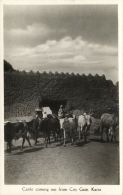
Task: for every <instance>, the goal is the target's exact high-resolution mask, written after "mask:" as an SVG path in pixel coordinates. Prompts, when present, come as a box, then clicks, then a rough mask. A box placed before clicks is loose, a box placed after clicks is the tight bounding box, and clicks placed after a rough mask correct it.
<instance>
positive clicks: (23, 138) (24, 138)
mask: <svg viewBox="0 0 123 195" xmlns="http://www.w3.org/2000/svg"><path fill="white" fill-rule="evenodd" d="M24 143H25V137H23V141H22V146H21V150H23V148H24Z"/></svg>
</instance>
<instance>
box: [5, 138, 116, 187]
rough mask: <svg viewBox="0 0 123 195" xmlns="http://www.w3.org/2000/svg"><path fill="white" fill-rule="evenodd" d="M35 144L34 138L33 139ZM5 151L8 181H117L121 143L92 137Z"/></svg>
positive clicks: (30, 182)
mask: <svg viewBox="0 0 123 195" xmlns="http://www.w3.org/2000/svg"><path fill="white" fill-rule="evenodd" d="M31 142H32V144H34V142H33V140H32V141H31ZM20 143H21V140H19V141H17V142H16V143H14V144H15V145H16V148H15V149H14V150H13V151H12V153H11V154H7V153H5V183H6V184H118V182H119V146H118V144H112V143H100V142H99V141H98V140H90V141H89V142H88V143H87V144H83V143H80V144H78V145H76V146H71V145H70V144H68V145H67V147H64V146H60V145H59V144H56V143H52V144H51V145H50V146H48V148H45V147H44V145H43V144H39V145H38V146H34V145H33V147H32V148H29V147H27V144H26V147H25V148H24V151H23V152H22V151H20V149H19V148H18V146H19V145H20Z"/></svg>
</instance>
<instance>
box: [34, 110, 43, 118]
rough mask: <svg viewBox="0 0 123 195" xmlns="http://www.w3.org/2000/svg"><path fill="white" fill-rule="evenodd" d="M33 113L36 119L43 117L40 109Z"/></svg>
mask: <svg viewBox="0 0 123 195" xmlns="http://www.w3.org/2000/svg"><path fill="white" fill-rule="evenodd" d="M35 113H36V118H42V117H43V114H42V110H41V109H40V108H36V109H35Z"/></svg>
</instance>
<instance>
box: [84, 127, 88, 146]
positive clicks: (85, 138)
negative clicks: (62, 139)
mask: <svg viewBox="0 0 123 195" xmlns="http://www.w3.org/2000/svg"><path fill="white" fill-rule="evenodd" d="M84 142H85V143H86V142H87V127H84Z"/></svg>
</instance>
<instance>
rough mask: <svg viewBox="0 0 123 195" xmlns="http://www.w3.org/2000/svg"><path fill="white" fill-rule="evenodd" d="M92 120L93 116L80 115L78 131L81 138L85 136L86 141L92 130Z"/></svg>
mask: <svg viewBox="0 0 123 195" xmlns="http://www.w3.org/2000/svg"><path fill="white" fill-rule="evenodd" d="M91 123H92V120H91V116H90V115H87V114H83V115H80V116H79V117H78V133H79V140H80V139H81V138H82V136H83V137H84V142H86V141H87V133H88V131H89V130H90V126H91Z"/></svg>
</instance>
